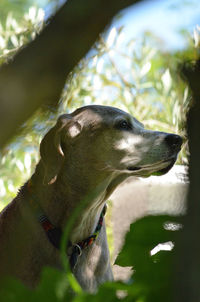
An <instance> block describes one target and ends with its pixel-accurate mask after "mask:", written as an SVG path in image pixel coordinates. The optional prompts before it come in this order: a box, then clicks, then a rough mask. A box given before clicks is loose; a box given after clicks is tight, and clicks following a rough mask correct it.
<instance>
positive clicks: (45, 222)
mask: <svg viewBox="0 0 200 302" xmlns="http://www.w3.org/2000/svg"><path fill="white" fill-rule="evenodd" d="M28 191H29V192H30V193H31V199H30V203H31V206H32V208H33V209H34V212H35V215H36V218H37V220H38V222H39V223H40V224H41V226H42V228H43V229H44V231H45V233H46V235H47V237H48V239H49V241H50V242H51V244H52V245H53V246H54V247H55V248H56V249H60V246H61V239H62V234H63V233H62V230H61V228H59V227H55V226H54V225H53V224H52V223H51V222H50V220H49V219H48V217H47V216H46V215H45V213H44V212H43V211H42V209H41V207H40V206H39V204H38V203H37V202H36V196H35V195H34V193H33V184H32V181H31V180H29V182H28ZM106 210H107V205H106V204H105V205H104V207H103V210H102V212H101V214H100V217H99V221H98V223H97V226H96V228H95V231H94V233H93V234H92V235H90V236H89V237H87V238H86V239H83V240H81V241H79V242H78V243H75V244H72V243H71V242H70V241H69V242H68V244H67V255H68V257H69V263H70V267H71V270H73V269H74V268H75V266H76V264H77V261H78V258H79V256H81V254H82V251H83V250H84V249H85V248H87V247H88V246H89V245H91V244H92V243H93V242H94V241H95V240H96V239H97V237H98V236H99V233H100V231H101V228H102V225H103V217H104V216H105V214H106Z"/></svg>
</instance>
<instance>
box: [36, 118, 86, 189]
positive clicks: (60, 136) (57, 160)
mask: <svg viewBox="0 0 200 302" xmlns="http://www.w3.org/2000/svg"><path fill="white" fill-rule="evenodd" d="M80 128H81V127H80V124H79V123H78V122H75V121H74V120H73V118H72V117H71V115H69V114H64V115H62V116H60V117H59V118H58V121H57V123H56V125H55V126H54V127H53V128H51V129H50V130H49V132H47V134H46V135H45V136H44V138H43V140H42V141H41V144H40V155H41V161H42V163H43V165H44V171H45V172H44V180H43V183H44V184H45V185H47V184H52V183H54V182H55V181H56V178H57V175H58V173H59V171H60V169H61V167H62V164H63V162H64V159H65V154H64V150H63V149H62V144H63V145H64V143H65V140H66V138H67V137H69V136H70V137H75V136H77V135H78V134H79V133H80Z"/></svg>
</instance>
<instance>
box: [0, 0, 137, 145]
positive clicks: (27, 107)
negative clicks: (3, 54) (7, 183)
mask: <svg viewBox="0 0 200 302" xmlns="http://www.w3.org/2000/svg"><path fill="white" fill-rule="evenodd" d="M138 1H140V0H110V1H107V0H84V1H83V0H68V1H67V2H66V3H65V4H64V5H63V6H62V8H61V9H60V10H59V11H58V12H57V13H56V15H55V16H54V17H53V18H52V20H51V21H50V22H49V24H48V25H47V26H46V28H45V29H44V30H43V31H42V33H41V34H40V35H39V36H38V37H37V38H36V39H35V40H34V41H33V42H31V43H30V44H29V45H28V46H26V47H25V48H24V49H23V50H22V51H21V52H19V53H18V54H17V55H16V57H15V58H14V60H13V61H12V62H11V63H9V64H8V65H4V66H3V67H2V68H1V69H0V129H1V133H0V147H2V146H3V145H4V144H5V143H6V142H7V141H8V139H9V138H10V137H11V136H12V135H13V134H14V133H15V132H16V129H17V128H18V127H19V126H20V125H22V124H23V123H24V122H25V121H26V119H28V118H29V117H30V116H31V115H32V114H33V112H34V111H35V110H36V109H37V108H38V107H39V106H41V104H44V103H48V104H56V103H57V102H58V100H59V97H60V94H61V91H62V88H63V86H64V83H65V80H66V76H67V74H69V72H70V71H71V70H72V69H73V68H74V66H75V65H76V64H77V63H78V62H79V61H80V59H81V58H82V57H83V56H85V55H86V53H87V52H88V51H89V49H90V48H91V46H92V45H93V44H94V42H95V41H96V39H97V38H98V35H99V33H101V32H102V31H103V30H104V29H105V26H106V25H107V24H108V23H109V22H110V21H111V19H112V17H113V16H114V15H115V14H116V13H117V12H118V11H119V10H121V9H123V8H125V7H127V6H129V5H131V4H133V3H135V2H138Z"/></svg>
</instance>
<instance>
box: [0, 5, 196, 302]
mask: <svg viewBox="0 0 200 302" xmlns="http://www.w3.org/2000/svg"><path fill="white" fill-rule="evenodd" d="M28 16H29V17H28ZM38 21H39V25H38ZM41 26H42V12H41V11H38V10H35V9H34V8H31V9H30V10H29V13H28V15H25V16H24V18H22V19H21V20H20V21H16V20H15V19H14V18H13V17H12V15H9V16H8V18H7V21H6V23H5V26H3V25H0V63H4V62H6V61H7V60H8V59H10V58H12V56H13V54H14V53H15V52H16V51H17V50H18V49H19V48H20V47H22V45H24V43H27V42H28V41H29V40H30V39H33V38H34V37H35V35H36V34H37V32H38V31H40V29H41ZM122 39H123V28H119V29H116V28H112V30H111V31H110V33H109V35H108V37H106V36H102V37H101V38H100V40H99V42H98V43H97V44H96V45H95V47H94V49H93V50H92V51H91V52H90V54H89V55H88V57H87V58H86V59H84V60H83V61H82V62H80V64H79V65H78V66H77V67H76V69H75V70H74V71H73V73H72V74H71V75H70V77H69V78H68V79H67V81H66V85H65V88H64V90H63V94H62V97H61V100H60V106H59V108H58V111H57V112H53V111H48V112H47V111H44V110H41V111H40V112H37V114H36V115H34V116H33V117H32V119H30V120H29V121H28V122H27V123H26V124H25V125H23V127H22V129H21V134H20V136H18V137H17V138H15V140H14V141H13V142H11V143H10V144H9V145H8V146H7V147H6V148H5V149H4V150H2V153H1V157H0V161H1V175H0V197H1V198H4V202H2V203H1V204H0V206H1V207H2V208H3V207H4V206H5V204H7V203H8V202H9V200H11V199H12V198H13V197H14V196H15V194H16V191H17V188H18V187H19V186H20V185H21V184H22V183H23V182H24V181H25V180H26V179H27V178H28V177H29V176H30V174H31V173H32V171H33V168H34V167H35V164H36V162H37V161H38V157H39V156H38V146H39V142H40V139H41V136H42V135H43V134H44V132H45V131H47V130H48V128H49V127H50V126H51V125H52V124H53V123H54V121H55V119H56V117H57V115H59V114H60V113H63V112H68V111H69V110H73V109H75V108H76V107H79V106H82V105H86V104H92V103H99V104H106V105H112V106H117V107H120V108H122V109H125V110H126V111H129V112H130V113H131V114H133V115H134V116H136V117H137V118H138V119H139V120H140V121H142V122H144V123H145V126H146V127H148V128H151V129H157V130H162V131H168V132H176V133H179V134H181V135H183V136H185V119H186V112H187V110H188V106H189V97H188V88H187V87H186V86H185V84H184V83H183V82H182V81H181V79H180V77H179V75H178V74H177V67H178V65H179V63H180V62H181V61H182V59H183V56H184V54H187V58H194V53H195V51H194V47H193V46H188V48H187V50H185V52H183V53H180V52H179V53H170V52H164V51H161V50H160V49H159V47H158V44H159V43H160V41H159V43H158V41H157V39H156V37H154V36H153V35H152V34H151V33H146V34H145V35H144V36H142V37H141V39H138V40H137V41H135V40H130V41H128V42H127V43H126V45H125V46H124V44H122ZM198 45H199V33H198V28H197V29H196V32H195V47H196V50H198V47H199V46H198ZM197 52H198V51H197ZM186 162H187V149H186V144H185V146H184V150H183V152H182V154H181V157H180V159H179V163H186ZM169 221H170V223H171V222H173V223H172V225H177V224H176V223H177V219H176V218H175V217H173V218H171V217H166V216H158V217H147V218H143V219H142V220H140V221H138V222H136V223H134V224H133V225H132V226H131V230H130V232H129V234H128V235H127V237H126V244H125V248H124V249H123V251H122V252H121V254H120V256H119V259H118V263H119V264H120V265H129V266H130V265H131V266H134V269H135V270H136V272H135V274H134V280H130V281H129V283H127V284H124V283H121V282H115V283H106V284H104V285H102V286H101V288H100V290H99V292H98V294H97V295H90V294H87V293H83V292H82V291H80V290H77V292H76V290H75V292H76V294H73V293H72V290H71V288H72V287H73V289H75V288H76V285H75V286H72V283H73V282H74V283H75V282H76V281H75V280H74V279H73V277H72V276H71V275H69V273H67V274H66V273H63V272H58V271H56V270H53V269H46V270H45V271H44V272H43V275H42V278H41V283H40V284H39V286H38V287H37V289H36V290H35V291H31V290H29V289H27V288H25V287H24V286H22V285H21V284H20V283H19V282H18V281H10V282H6V283H5V284H1V285H2V286H1V287H2V289H1V291H0V296H1V301H16V302H17V301H26V300H27V299H29V300H30V301H31V299H32V300H33V301H45V300H47V299H48V301H67V300H68V301H74V302H78V301H86V300H88V299H90V301H93V300H94V301H102V300H103V299H106V301H118V300H119V299H121V300H123V301H137V302H146V301H148V302H150V301H154V302H156V301H170V298H169V296H168V294H169V295H170V290H171V287H170V285H171V284H170V282H169V280H170V273H171V271H170V270H171V269H172V266H173V264H172V261H173V258H172V257H173V254H172V253H171V252H168V251H162V252H158V253H156V254H155V255H154V256H152V257H150V251H152V250H153V248H155V246H157V245H158V244H160V243H166V242H168V245H169V246H171V245H170V243H171V242H174V241H175V232H174V231H173V230H174V228H173V227H170V228H168V229H167V228H166V222H169ZM175 229H178V227H175ZM67 277H68V279H69V282H68V283H67V281H66V279H67Z"/></svg>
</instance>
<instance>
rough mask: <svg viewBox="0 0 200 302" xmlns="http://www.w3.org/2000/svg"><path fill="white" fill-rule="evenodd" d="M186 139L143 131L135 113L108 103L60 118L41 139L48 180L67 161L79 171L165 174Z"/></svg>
mask: <svg viewBox="0 0 200 302" xmlns="http://www.w3.org/2000/svg"><path fill="white" fill-rule="evenodd" d="M181 145H182V138H181V137H180V136H179V135H176V134H169V133H164V132H158V131H150V130H146V129H144V127H143V125H142V124H141V123H140V122H138V121H137V120H136V119H135V118H134V117H132V116H131V115H130V114H128V113H126V112H124V111H122V110H119V109H117V108H113V107H109V106H98V105H93V106H86V107H82V108H79V109H77V110H76V111H75V112H73V113H72V114H65V115H62V116H60V118H59V119H58V121H57V124H56V125H55V126H54V127H53V128H52V129H51V130H50V131H49V132H48V133H47V134H46V136H45V137H44V139H43V140H42V142H41V147H40V152H41V158H42V161H43V163H44V166H45V168H46V173H45V183H52V182H54V181H55V179H56V177H57V175H58V173H59V171H60V169H61V166H62V164H63V163H64V162H65V161H66V160H70V162H72V163H73V165H74V169H75V168H76V167H77V166H79V167H80V165H82V166H83V165H85V168H86V169H87V167H86V166H88V167H89V168H90V169H95V170H98V171H99V173H100V171H110V172H119V173H126V174H127V176H128V175H135V176H144V177H145V176H149V175H152V174H154V175H162V174H164V173H166V172H168V171H169V170H170V169H171V167H172V166H173V165H174V163H175V161H176V159H177V155H178V152H179V151H180V149H181Z"/></svg>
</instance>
